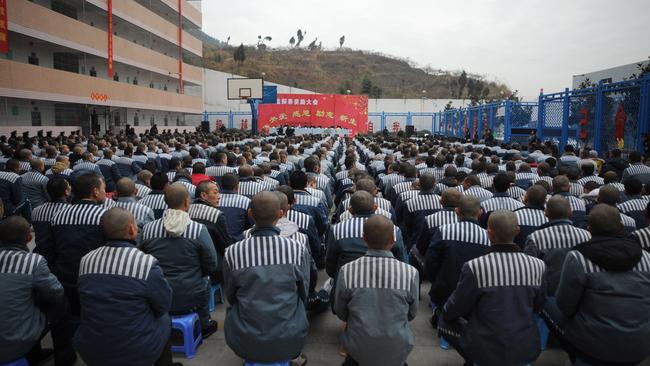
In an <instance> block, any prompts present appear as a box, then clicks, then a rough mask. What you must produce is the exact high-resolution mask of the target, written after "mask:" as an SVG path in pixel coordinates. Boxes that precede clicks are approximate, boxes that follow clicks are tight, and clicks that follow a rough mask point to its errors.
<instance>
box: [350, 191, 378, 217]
mask: <svg viewBox="0 0 650 366" xmlns="http://www.w3.org/2000/svg"><path fill="white" fill-rule="evenodd" d="M350 207H351V208H352V211H353V213H355V214H357V215H359V214H369V213H372V212H374V211H375V200H374V199H373V197H372V195H371V194H370V193H368V192H364V191H359V192H355V193H354V194H353V195H352V198H350Z"/></svg>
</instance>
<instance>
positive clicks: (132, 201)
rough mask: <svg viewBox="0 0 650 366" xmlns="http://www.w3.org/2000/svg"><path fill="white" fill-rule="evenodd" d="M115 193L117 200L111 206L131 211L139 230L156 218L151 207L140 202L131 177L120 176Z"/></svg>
mask: <svg viewBox="0 0 650 366" xmlns="http://www.w3.org/2000/svg"><path fill="white" fill-rule="evenodd" d="M115 193H116V197H115V201H111V202H112V204H111V205H110V206H111V207H121V208H123V209H126V210H127V211H129V212H130V213H131V214H132V215H133V217H134V218H135V222H136V224H137V225H138V232H140V231H141V230H142V229H143V228H144V226H145V225H147V224H148V223H150V222H152V221H153V220H155V219H156V215H155V214H154V211H153V210H152V209H151V207H149V206H145V205H143V204H141V203H139V202H138V199H137V197H136V194H137V189H136V186H135V183H134V182H133V181H132V180H131V178H127V177H124V178H120V180H118V181H117V189H116V191H115ZM109 208H110V207H109ZM138 239H139V237H138ZM138 242H139V240H138Z"/></svg>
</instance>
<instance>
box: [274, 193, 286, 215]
mask: <svg viewBox="0 0 650 366" xmlns="http://www.w3.org/2000/svg"><path fill="white" fill-rule="evenodd" d="M273 193H275V195H276V196H277V198H278V201H279V202H280V208H281V209H282V211H284V212H287V211H289V200H288V199H287V195H285V194H284V193H282V192H280V191H275V192H273Z"/></svg>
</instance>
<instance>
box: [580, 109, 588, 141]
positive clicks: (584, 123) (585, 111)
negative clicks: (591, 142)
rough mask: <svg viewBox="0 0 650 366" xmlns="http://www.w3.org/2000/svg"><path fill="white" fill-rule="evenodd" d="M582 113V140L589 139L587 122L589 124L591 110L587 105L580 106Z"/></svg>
mask: <svg viewBox="0 0 650 366" xmlns="http://www.w3.org/2000/svg"><path fill="white" fill-rule="evenodd" d="M580 113H582V118H581V119H580V140H583V141H584V140H587V137H589V131H588V130H587V124H589V110H588V109H587V108H586V107H582V108H580Z"/></svg>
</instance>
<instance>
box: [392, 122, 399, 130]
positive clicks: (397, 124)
mask: <svg viewBox="0 0 650 366" xmlns="http://www.w3.org/2000/svg"><path fill="white" fill-rule="evenodd" d="M398 131H399V122H397V121H395V122H393V132H395V133H397V132H398Z"/></svg>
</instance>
